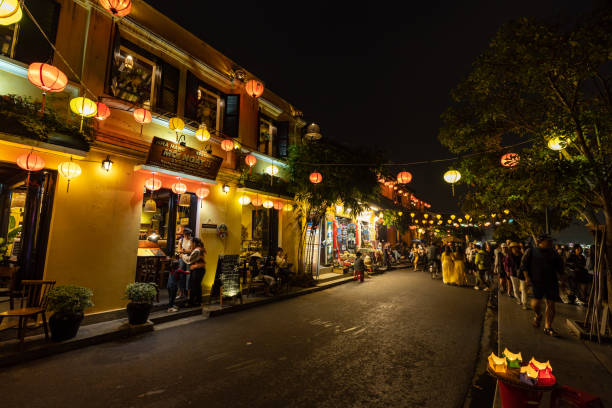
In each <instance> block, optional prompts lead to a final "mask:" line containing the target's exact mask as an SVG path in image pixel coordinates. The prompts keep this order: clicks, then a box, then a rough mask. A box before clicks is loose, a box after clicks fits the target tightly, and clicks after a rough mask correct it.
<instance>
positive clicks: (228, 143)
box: [221, 139, 234, 152]
mask: <svg viewBox="0 0 612 408" xmlns="http://www.w3.org/2000/svg"><path fill="white" fill-rule="evenodd" d="M221 149H223V150H225V151H226V152H231V151H232V150H234V141H233V140H232V139H225V140H224V141H222V142H221Z"/></svg>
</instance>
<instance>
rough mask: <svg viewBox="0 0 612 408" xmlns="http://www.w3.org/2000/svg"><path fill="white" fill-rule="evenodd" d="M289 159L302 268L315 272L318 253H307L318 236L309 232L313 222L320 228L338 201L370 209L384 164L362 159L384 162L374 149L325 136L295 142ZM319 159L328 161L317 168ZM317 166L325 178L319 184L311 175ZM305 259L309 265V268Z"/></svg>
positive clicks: (359, 209) (351, 207)
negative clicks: (354, 145)
mask: <svg viewBox="0 0 612 408" xmlns="http://www.w3.org/2000/svg"><path fill="white" fill-rule="evenodd" d="M288 163H289V170H290V180H291V183H290V187H289V188H290V191H291V192H292V193H293V195H294V200H295V202H296V203H297V208H296V210H295V213H296V216H297V218H298V221H299V222H298V225H299V227H300V239H299V244H298V245H299V246H298V260H297V261H298V271H299V273H312V269H311V268H312V257H313V255H314V254H313V253H305V251H307V250H308V248H311V247H312V245H313V243H312V242H310V241H311V240H313V239H314V234H309V233H308V231H309V226H310V227H314V228H317V227H318V226H319V224H320V222H321V220H322V218H323V217H324V216H325V213H326V211H327V209H328V208H329V207H333V206H335V205H336V204H340V203H341V204H342V205H343V206H344V208H345V210H346V209H348V210H350V211H351V212H352V213H353V214H359V213H360V212H362V211H363V210H364V209H366V207H367V206H366V203H367V202H368V201H369V200H370V199H372V198H373V197H375V196H376V195H377V194H378V188H379V187H378V181H377V180H378V177H377V174H379V172H380V168H379V167H380V166H379V165H361V163H381V156H380V155H379V154H377V153H373V152H372V150H371V149H365V148H351V149H349V148H347V147H344V146H340V145H338V144H334V143H332V142H330V141H328V140H326V139H323V140H319V141H312V142H307V143H304V144H299V145H294V146H292V147H291V148H290V152H289V158H288ZM317 163H325V164H326V165H325V166H324V167H320V168H317ZM347 164H353V165H347ZM315 170H316V171H318V172H319V173H321V174H322V176H323V180H322V182H321V183H319V184H316V185H315V184H312V183H311V182H310V179H309V177H310V174H311V173H312V172H314V171H315ZM304 261H307V263H308V265H307V266H309V268H305V262H304ZM306 269H307V270H306Z"/></svg>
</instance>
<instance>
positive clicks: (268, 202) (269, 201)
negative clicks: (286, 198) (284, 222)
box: [263, 200, 274, 208]
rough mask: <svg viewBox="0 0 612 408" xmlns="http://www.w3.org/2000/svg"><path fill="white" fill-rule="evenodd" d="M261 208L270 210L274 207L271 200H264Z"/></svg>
mask: <svg viewBox="0 0 612 408" xmlns="http://www.w3.org/2000/svg"><path fill="white" fill-rule="evenodd" d="M263 206H264V208H272V207H274V202H272V200H265V201H264V202H263Z"/></svg>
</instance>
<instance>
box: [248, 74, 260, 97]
mask: <svg viewBox="0 0 612 408" xmlns="http://www.w3.org/2000/svg"><path fill="white" fill-rule="evenodd" d="M245 89H246V91H247V93H248V94H249V95H251V96H252V97H253V98H259V97H260V96H261V95H262V94H263V92H264V86H263V84H262V83H261V82H259V81H257V80H255V79H250V80H248V81H247V83H246V85H245Z"/></svg>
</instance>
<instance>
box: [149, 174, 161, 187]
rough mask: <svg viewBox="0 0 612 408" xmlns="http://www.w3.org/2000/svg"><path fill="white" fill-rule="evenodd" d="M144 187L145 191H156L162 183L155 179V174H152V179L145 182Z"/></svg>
mask: <svg viewBox="0 0 612 408" xmlns="http://www.w3.org/2000/svg"><path fill="white" fill-rule="evenodd" d="M145 187H146V189H147V190H151V191H157V190H159V189H160V188H161V187H162V181H161V180H160V179H158V178H155V174H153V177H151V178H149V179H146V180H145Z"/></svg>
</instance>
